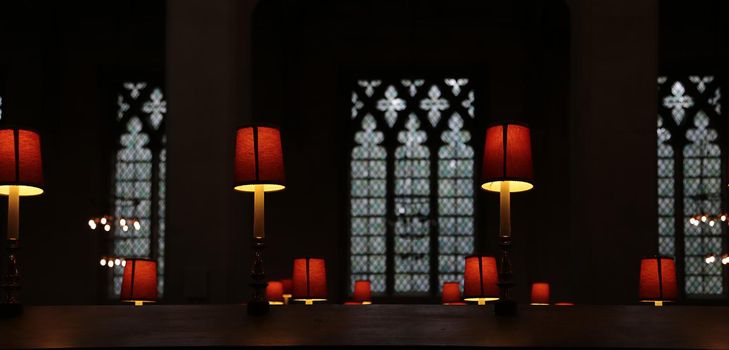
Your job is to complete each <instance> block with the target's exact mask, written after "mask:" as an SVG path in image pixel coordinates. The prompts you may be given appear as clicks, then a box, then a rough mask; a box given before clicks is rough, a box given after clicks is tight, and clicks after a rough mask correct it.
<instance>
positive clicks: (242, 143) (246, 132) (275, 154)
mask: <svg viewBox="0 0 729 350" xmlns="http://www.w3.org/2000/svg"><path fill="white" fill-rule="evenodd" d="M256 185H263V190H264V191H279V190H282V189H284V187H286V184H285V177H284V163H283V151H282V149H281V132H280V131H279V130H278V129H277V128H274V127H269V126H246V127H242V128H240V129H238V134H237V136H236V142H235V189H236V190H238V191H245V192H255V189H256Z"/></svg>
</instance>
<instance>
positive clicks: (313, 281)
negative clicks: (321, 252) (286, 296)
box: [292, 257, 327, 305]
mask: <svg viewBox="0 0 729 350" xmlns="http://www.w3.org/2000/svg"><path fill="white" fill-rule="evenodd" d="M292 280H293V287H292V292H293V298H294V300H297V301H303V302H304V303H305V304H306V305H312V304H313V303H314V302H316V301H326V300H327V273H326V263H325V262H324V259H321V258H309V257H306V258H297V259H294V273H293V279H292Z"/></svg>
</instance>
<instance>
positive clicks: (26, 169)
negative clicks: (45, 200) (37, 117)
mask: <svg viewBox="0 0 729 350" xmlns="http://www.w3.org/2000/svg"><path fill="white" fill-rule="evenodd" d="M42 163H43V162H42V160H41V143H40V135H38V133H36V132H35V131H30V130H23V129H2V130H0V194H2V195H6V196H8V195H10V186H18V194H19V195H21V196H35V195H39V194H41V193H43V164H42Z"/></svg>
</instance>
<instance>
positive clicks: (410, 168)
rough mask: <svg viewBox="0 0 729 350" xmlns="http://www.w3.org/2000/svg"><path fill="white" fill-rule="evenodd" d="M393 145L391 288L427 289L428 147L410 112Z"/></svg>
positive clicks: (428, 284) (412, 290)
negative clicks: (394, 220) (392, 259)
mask: <svg viewBox="0 0 729 350" xmlns="http://www.w3.org/2000/svg"><path fill="white" fill-rule="evenodd" d="M398 141H399V143H400V146H398V147H397V148H396V149H395V210H396V212H395V215H396V218H397V219H396V222H395V249H394V253H395V271H394V272H395V292H399V293H403V292H409V293H412V292H416V293H417V292H429V291H430V260H429V259H430V150H429V149H428V147H427V146H425V142H426V141H427V134H426V133H425V131H423V130H421V125H420V120H418V117H417V116H416V115H415V114H414V113H413V114H410V116H409V117H408V120H407V122H406V123H405V130H403V131H401V132H399V133H398Z"/></svg>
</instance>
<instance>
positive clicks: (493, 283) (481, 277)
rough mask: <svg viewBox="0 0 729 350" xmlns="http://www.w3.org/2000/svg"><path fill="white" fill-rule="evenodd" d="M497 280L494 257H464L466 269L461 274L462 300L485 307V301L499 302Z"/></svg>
mask: <svg viewBox="0 0 729 350" xmlns="http://www.w3.org/2000/svg"><path fill="white" fill-rule="evenodd" d="M498 279H499V276H498V273H497V272H496V259H494V257H492V256H480V255H474V256H469V257H466V269H465V272H464V273H463V281H464V285H463V297H464V299H463V300H465V301H475V302H477V303H478V305H486V302H487V301H494V300H499V286H498V285H497V281H498Z"/></svg>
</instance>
